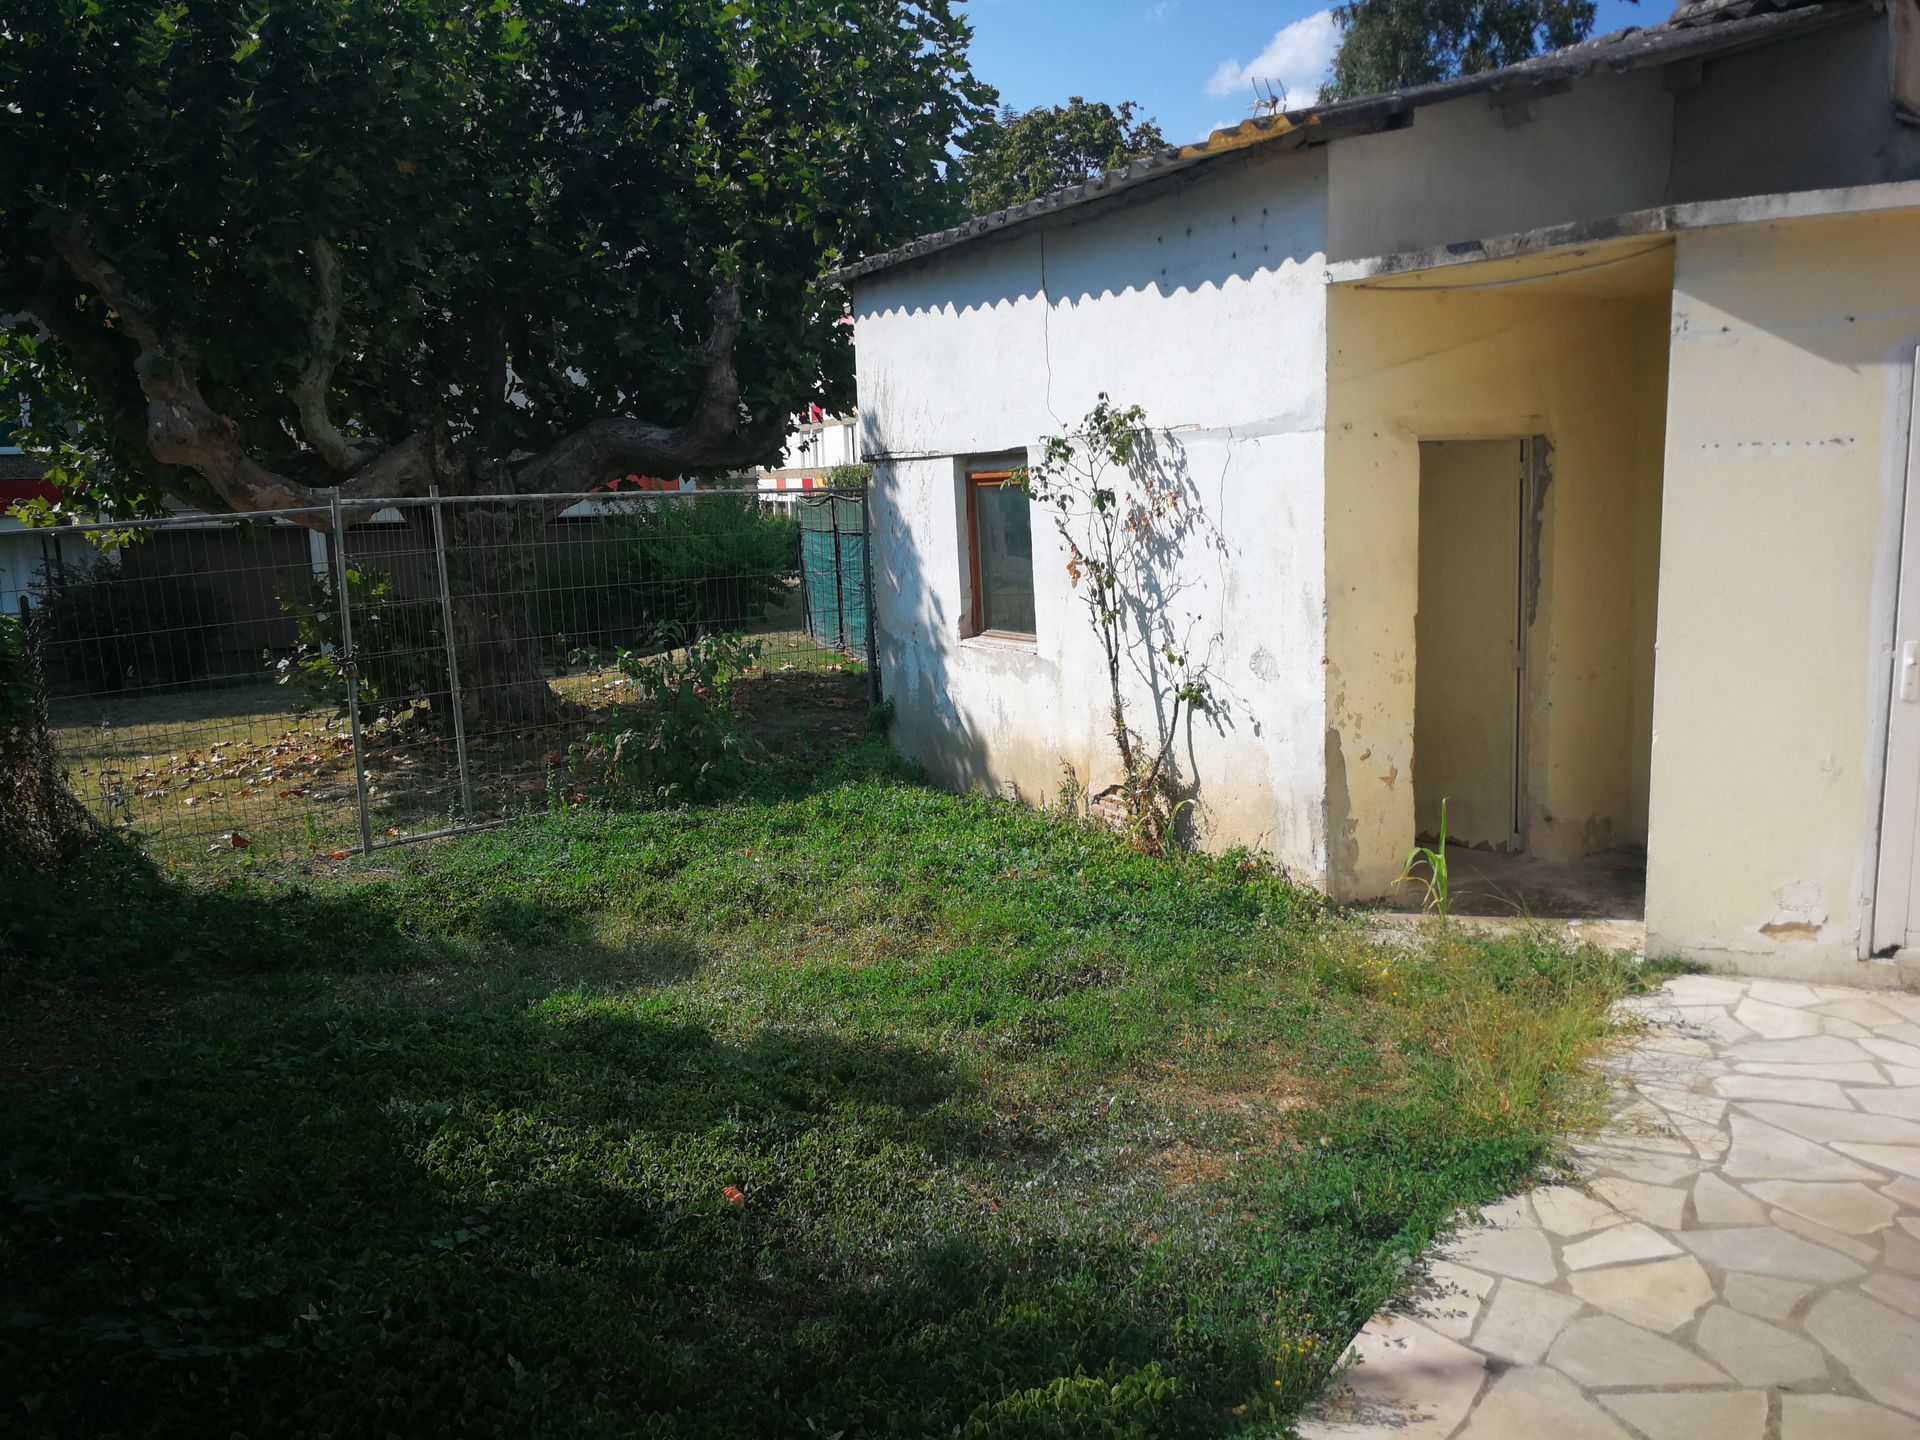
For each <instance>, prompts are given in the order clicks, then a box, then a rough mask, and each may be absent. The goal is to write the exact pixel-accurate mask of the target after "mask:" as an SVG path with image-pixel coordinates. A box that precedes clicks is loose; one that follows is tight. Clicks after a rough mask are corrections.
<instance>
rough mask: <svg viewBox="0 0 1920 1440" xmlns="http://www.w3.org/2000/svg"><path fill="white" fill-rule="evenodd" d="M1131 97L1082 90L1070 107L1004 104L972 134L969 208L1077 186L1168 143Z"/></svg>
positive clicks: (964, 170)
mask: <svg viewBox="0 0 1920 1440" xmlns="http://www.w3.org/2000/svg"><path fill="white" fill-rule="evenodd" d="M1139 109H1140V107H1139V106H1138V105H1136V104H1135V103H1134V102H1133V101H1131V100H1122V101H1121V102H1120V103H1119V104H1118V105H1109V104H1107V103H1106V102H1105V101H1095V102H1093V103H1092V104H1089V103H1088V102H1087V101H1085V100H1083V99H1081V98H1080V97H1079V96H1078V95H1075V96H1074V97H1073V98H1072V99H1070V100H1069V101H1067V103H1066V104H1065V105H1048V106H1042V107H1038V108H1036V109H1032V110H1027V111H1020V110H1015V109H1013V108H1011V107H1006V108H1003V109H1001V111H1000V112H999V113H998V114H997V115H996V116H994V117H993V118H992V119H989V120H984V121H982V122H981V123H980V124H978V125H975V126H974V127H973V130H972V131H971V132H970V133H969V134H968V136H967V138H966V154H965V157H964V159H963V160H962V162H961V170H960V174H961V176H962V178H963V179H964V182H965V185H966V196H967V207H968V209H969V211H970V212H971V213H972V214H975V215H984V214H987V213H988V212H989V211H993V210H1004V209H1006V208H1007V207H1008V206H1011V205H1018V204H1020V203H1022V202H1023V201H1027V200H1036V199H1038V198H1039V197H1040V196H1042V195H1047V194H1051V193H1052V192H1053V191H1055V190H1058V189H1060V188H1061V187H1062V186H1065V185H1077V184H1079V183H1080V182H1081V181H1083V180H1090V179H1092V178H1093V177H1094V176H1096V175H1103V174H1105V173H1106V172H1107V171H1109V170H1112V169H1114V168H1116V167H1117V166H1120V165H1124V164H1126V163H1127V161H1129V160H1134V159H1137V158H1139V157H1140V156H1142V155H1150V154H1152V153H1154V152H1155V151H1157V150H1164V149H1166V148H1167V140H1166V136H1164V135H1162V134H1161V133H1160V127H1159V126H1158V125H1157V124H1155V123H1154V121H1153V120H1152V119H1151V118H1149V117H1148V116H1145V115H1141V114H1140V113H1139Z"/></svg>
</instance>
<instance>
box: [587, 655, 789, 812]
mask: <svg viewBox="0 0 1920 1440" xmlns="http://www.w3.org/2000/svg"><path fill="white" fill-rule="evenodd" d="M682 641H684V636H681V635H668V636H666V637H664V638H663V640H662V641H661V642H660V644H661V648H660V653H657V654H652V655H646V656H640V655H633V654H628V653H625V652H623V653H622V654H621V655H620V658H619V666H620V671H621V673H622V674H623V675H625V676H626V677H627V681H628V683H629V684H630V685H631V686H632V688H633V695H632V700H631V703H628V702H626V701H623V702H622V703H621V704H620V705H618V706H616V707H615V708H614V709H613V711H612V713H611V714H610V715H609V716H608V717H607V719H606V720H605V722H604V725H605V728H604V729H597V730H594V731H593V732H591V733H590V734H588V735H587V736H586V737H585V738H584V739H583V740H581V742H580V744H579V746H578V747H577V754H576V760H575V763H576V765H578V766H583V767H584V768H585V769H586V770H587V771H588V772H589V773H590V774H591V775H593V776H594V777H595V778H596V779H597V780H598V782H599V783H600V784H601V785H602V786H603V787H604V788H605V789H606V790H608V791H609V792H611V793H614V794H617V795H618V796H620V797H621V798H622V799H625V800H627V801H629V802H632V801H638V802H640V803H642V804H647V805H667V804H674V803H680V802H685V801H689V800H710V799H712V798H714V797H715V796H716V795H719V794H721V793H723V792H725V791H726V790H728V789H730V788H732V787H733V786H734V785H736V784H738V782H739V780H740V778H741V776H742V774H743V773H744V772H745V771H746V770H747V769H748V768H750V767H751V766H753V765H755V764H757V763H759V762H760V761H761V760H762V759H764V758H765V757H764V755H763V753H762V751H761V749H760V747H759V746H758V745H757V744H755V743H754V741H753V738H752V737H751V736H749V735H748V734H747V733H746V731H745V730H744V729H742V728H741V725H740V721H739V717H738V716H737V715H736V714H735V713H734V696H733V688H734V685H735V682H737V681H738V680H739V679H740V678H741V677H742V676H743V675H746V674H748V673H750V672H751V671H752V669H753V667H754V666H755V665H756V664H758V663H759V660H760V645H759V642H757V641H751V640H748V639H747V638H746V637H745V636H744V635H737V634H736V635H702V636H700V637H699V638H697V639H694V640H691V641H684V643H680V642H682Z"/></svg>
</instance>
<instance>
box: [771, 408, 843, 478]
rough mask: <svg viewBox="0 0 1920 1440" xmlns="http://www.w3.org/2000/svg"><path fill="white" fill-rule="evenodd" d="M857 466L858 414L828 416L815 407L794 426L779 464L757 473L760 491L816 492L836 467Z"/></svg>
mask: <svg viewBox="0 0 1920 1440" xmlns="http://www.w3.org/2000/svg"><path fill="white" fill-rule="evenodd" d="M859 463H860V417H859V415H857V414H847V415H828V414H827V413H826V412H825V411H823V410H822V409H821V408H820V407H819V406H818V405H816V406H814V407H813V409H812V411H811V412H810V413H809V414H808V416H807V417H806V418H805V419H804V420H800V421H797V422H796V423H795V425H794V428H793V431H792V433H791V434H789V435H788V436H787V444H786V448H785V449H784V450H783V451H781V453H780V463H779V464H778V465H776V466H773V467H772V468H770V469H763V470H760V471H759V472H757V473H758V474H759V477H760V488H761V489H762V490H817V489H819V488H821V487H822V486H824V485H826V484H827V483H828V480H829V477H830V476H831V475H832V473H833V472H834V471H835V470H836V469H838V468H839V467H841V466H843V465H858V464H859Z"/></svg>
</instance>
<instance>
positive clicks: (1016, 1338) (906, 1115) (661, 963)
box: [0, 742, 1634, 1440]
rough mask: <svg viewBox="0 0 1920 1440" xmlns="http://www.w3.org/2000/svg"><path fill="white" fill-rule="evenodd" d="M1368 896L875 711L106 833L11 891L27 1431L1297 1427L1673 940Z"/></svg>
mask: <svg viewBox="0 0 1920 1440" xmlns="http://www.w3.org/2000/svg"><path fill="white" fill-rule="evenodd" d="M1373 934H1374V931H1373V930H1372V928H1371V927H1370V926H1368V925H1365V924H1350V923H1348V922H1346V921H1345V920H1343V919H1342V918H1341V917H1340V916H1339V915H1337V914H1335V913H1333V912H1331V911H1330V910H1329V908H1328V907H1327V905H1326V904H1325V902H1324V901H1322V900H1320V899H1319V898H1317V897H1315V896H1313V895H1311V894H1309V893H1306V892H1303V891H1300V890H1297V889H1295V888H1294V887H1292V886H1291V885H1289V884H1288V883H1287V882H1286V880H1285V879H1284V877H1282V876H1280V875H1279V874H1277V873H1276V872H1275V871H1273V870H1272V869H1271V868H1268V867H1265V866H1262V865H1260V864H1258V863H1255V862H1254V861H1252V860H1251V859H1250V858H1249V857H1246V856H1203V855H1193V854H1186V853H1181V854H1177V855H1175V856H1173V857H1171V858H1169V859H1166V860H1154V859H1151V858H1148V857H1145V856H1142V855H1140V854H1138V853H1136V852H1134V851H1133V850H1131V849H1130V848H1129V847H1128V846H1127V845H1126V844H1124V843H1123V842H1122V841H1121V840H1119V839H1118V838H1117V837H1114V836H1112V835H1108V834H1105V833H1103V832H1101V831H1099V830H1097V829H1095V828H1092V827H1088V826H1084V825H1077V824H1069V823H1065V822H1063V821H1062V820H1060V819H1058V818H1057V817H1048V816H1044V815H1039V814H1035V813H1032V812H1029V811H1027V810H1025V809H1022V808H1019V807H1014V806H1009V805H1007V804H1005V803H1004V802H1001V801H999V800H996V799H994V798H991V797H987V796H959V795H950V794H942V793H938V792H936V791H933V790H931V789H929V788H927V787H925V786H924V785H922V784H919V783H916V782H915V781H914V780H913V779H912V777H910V776H908V775H907V774H905V773H904V772H903V771H902V769H901V768H900V765H899V762H898V761H897V760H896V759H894V758H893V757H892V756H891V755H890V754H889V753H888V752H887V750H886V748H885V747H884V746H882V745H880V744H878V743H877V742H867V743H864V744H862V745H861V746H859V747H858V748H856V749H855V750H853V751H852V752H850V753H848V754H846V755H844V756H842V757H839V758H837V759H831V760H825V761H823V760H822V759H821V757H819V756H818V755H813V754H809V755H806V756H804V757H802V758H800V759H799V760H797V761H796V762H793V763H792V764H790V765H788V766H786V767H775V766H768V767H764V768H763V770H762V771H761V772H760V773H759V774H758V776H757V777H756V782H755V788H754V793H753V794H751V795H749V796H747V797H745V798H742V799H739V800H737V801H735V802H733V803H728V804H724V805H720V806H716V807H712V808H697V807H675V808H670V809H652V810H646V811H641V812H620V811H612V812H608V811H593V812H580V813H572V814H562V815H550V816H544V817H540V818H538V819H536V820H532V821H528V822H525V823H521V824H516V825H514V826H511V827H508V828H505V829H502V830H499V831H496V832H492V833H489V834H487V835H482V836H476V837H472V838H470V839H468V840H464V841H460V842H457V843H449V844H445V845H439V846H418V847H409V848H407V849H403V850H395V851H390V852H386V853H385V854H383V855H382V856H381V857H379V859H378V861H377V863H372V864H366V865H362V864H361V863H360V862H349V863H348V864H346V865H344V866H342V867H341V873H340V874H338V875H337V876H326V875H321V876H316V877H308V878H306V879H304V880H302V881H299V882H297V883H273V882H270V881H269V880H267V879H265V878H262V877H260V876H258V875H256V876H253V877H250V878H247V879H244V880H242V881H241V882H238V883H235V884H232V885H227V886H221V887H219V888H215V889H190V888H187V887H184V886H180V885H174V884H169V883H167V882H166V881H165V880H164V879H163V878H162V877H161V876H159V875H156V874H154V873H153V872H152V871H151V870H150V869H147V868H146V867H144V866H142V865H140V864H139V862H138V858H137V857H136V856H133V855H131V854H129V853H128V852H125V851H121V850H118V849H117V848H112V847H108V848H107V849H106V850H105V851H104V852H103V853H99V854H96V855H93V856H90V857H89V858H88V860H87V862H86V863H84V864H82V865H80V866H77V867H75V868H74V869H73V870H72V871H70V872H69V873H68V874H66V875H65V876H63V877H61V878H59V879H58V880H57V881H55V882H53V883H50V884H48V885H46V886H44V887H40V888H37V889H34V890H31V891H23V892H22V893H21V894H20V896H19V897H18V902H17V903H15V897H14V896H13V895H12V893H11V892H10V894H9V904H8V905H7V906H4V907H0V950H4V951H6V952H7V953H9V954H10V955H14V956H24V957H27V960H26V963H24V964H16V965H12V966H8V965H0V1056H4V1057H5V1059H4V1062H0V1065H3V1067H4V1068H0V1087H3V1088H0V1094H3V1096H4V1099H5V1102H6V1103H5V1104H4V1105H0V1225H4V1234H5V1244H4V1245H0V1293H3V1294H4V1295H5V1296H6V1305H5V1306H4V1308H0V1373H3V1374H5V1375H6V1376H7V1385H6V1386H5V1387H4V1393H0V1430H5V1431H6V1433H7V1434H8V1435H9V1436H12V1435H16V1434H17V1435H19V1436H21V1437H22V1440H39V1437H49V1440H51V1437H56V1436H58V1437H66V1436H74V1435H93V1434H109V1433H111V1434H117V1435H125V1436H128V1437H130V1440H160V1437H163V1436H177V1435H232V1434H244V1435H275V1436H289V1437H321V1436H345V1435H355V1436H358V1435H406V1436H412V1435H446V1434H460V1435H466V1436H473V1437H480V1440H486V1437H502V1440H504V1437H509V1436H516V1437H517V1436H526V1435H533V1434H539V1435H568V1436H587V1437H605V1440H614V1437H626V1436H636V1435H638V1436H650V1437H670V1440H706V1437H714V1440H718V1437H723V1436H724V1437H739V1436H762V1435H765V1436H805V1435H823V1436H824V1435H832V1434H835V1433H836V1432H838V1433H841V1434H844V1435H845V1436H848V1437H854V1436H861V1437H868V1436H882V1435H898V1436H912V1437H920V1436H941V1437H946V1436H952V1435H954V1434H956V1433H959V1434H962V1435H972V1436H976V1437H979V1440H986V1437H989V1436H992V1437H1001V1436H1009V1435H1018V1436H1060V1437H1066V1436H1152V1437H1160V1436H1169V1437H1171V1436H1181V1437H1201V1440H1209V1437H1211V1440H1227V1437H1233V1440H1252V1437H1255V1436H1262V1437H1265V1436H1272V1435H1275V1434H1284V1433H1286V1430H1287V1426H1288V1424H1289V1423H1290V1422H1291V1421H1292V1420H1293V1418H1294V1417H1295V1416H1296V1415H1297V1414H1298V1407H1299V1405H1300V1403H1301V1402H1302V1401H1303V1399H1304V1398H1305V1397H1306V1395H1308V1394H1310V1393H1311V1391H1312V1389H1313V1388H1314V1386H1315V1385H1316V1384H1317V1383H1318V1382H1319V1381H1320V1380H1321V1379H1322V1378H1324V1376H1325V1375H1326V1374H1327V1373H1328V1371H1329V1369H1330V1368H1331V1365H1332V1361H1331V1358H1330V1357H1332V1356H1335V1355H1337V1354H1338V1353H1339V1352H1340V1350H1341V1349H1342V1348H1343V1347H1344V1346H1345V1344H1346V1342H1347V1339H1348V1338H1349V1336H1350V1335H1351V1333H1352V1331H1353V1329H1354V1328H1356V1327H1357V1326H1358V1325H1359V1324H1360V1323H1362V1322H1363V1321H1364V1320H1365V1319H1366V1317H1367V1316H1368V1315H1370V1314H1371V1313H1372V1312H1373V1311H1374V1309H1375V1308H1377V1307H1378V1306H1379V1305H1381V1304H1383V1303H1385V1302H1386V1301H1388V1300H1389V1299H1391V1298H1392V1297H1393V1296H1394V1295H1396V1294H1397V1293H1400V1292H1402V1291H1403V1290H1404V1288H1405V1287H1406V1286H1407V1284H1408V1283H1409V1280H1410V1278H1411V1277H1412V1276H1413V1275H1414V1274H1415V1273H1416V1262H1417V1257H1418V1256H1419V1255H1421V1254H1422V1253H1423V1252H1424V1251H1425V1250H1426V1249H1427V1248H1428V1246H1429V1245H1430V1244H1431V1243H1432V1242H1433V1241H1434V1240H1435V1238H1436V1237H1437V1236H1438V1235H1439V1234H1441V1233H1443V1232H1444V1231H1445V1230H1446V1229H1447V1227H1448V1226H1449V1225H1450V1224H1451V1223H1452V1221H1453V1217H1454V1214H1455V1211H1456V1207H1459V1206H1462V1205H1466V1206H1475V1205H1484V1204H1489V1203H1491V1202H1492V1201H1494V1200H1496V1199H1497V1198H1499V1197H1500V1196H1501V1195H1502V1194H1504V1193H1507V1192H1509V1191H1511V1190H1512V1189H1514V1188H1515V1187H1516V1186H1520V1185H1523V1184H1525V1183H1526V1182H1527V1181H1528V1180H1529V1178H1530V1177H1531V1176H1533V1175H1534V1174H1535V1173H1536V1171H1537V1169H1538V1167H1539V1166H1540V1164H1541V1162H1542V1161H1543V1160H1544V1159H1546V1158H1547V1157H1548V1155H1549V1153H1550V1149H1551V1146H1552V1144H1553V1138H1554V1133H1555V1130H1556V1128H1557V1127H1559V1126H1561V1125H1564V1124H1568V1123H1574V1122H1577V1121H1579V1120H1580V1119H1581V1118H1583V1117H1582V1114H1581V1111H1580V1103H1581V1097H1582V1096H1583V1095H1585V1093H1586V1091H1587V1086H1586V1082H1583V1081H1582V1079H1581V1075H1580V1064H1581V1062H1582V1061H1583V1060H1584V1059H1586V1058H1587V1056H1588V1055H1589V1054H1590V1053H1591V1051H1592V1048H1593V1047H1594V1046H1595V1045H1597V1044H1598V1043H1600V1042H1601V1041H1602V1040H1603V1039H1604V1037H1605V1035H1606V1034H1607V1023H1606V1020H1605V1012H1606V1007H1607V1005H1608V1004H1609V1002H1610V1001H1611V1000H1613V999H1614V998H1615V997H1617V996H1618V995H1619V994H1620V993H1622V991H1623V990H1624V989H1625V988H1626V987H1627V985H1628V984H1630V983H1631V980H1632V976H1633V974H1634V971H1633V968H1632V967H1631V966H1630V965H1629V964H1627V963H1625V962H1624V961H1622V960H1620V959H1618V958H1616V957H1611V956H1607V955H1604V954H1601V953H1600V952H1597V951H1593V950H1569V949H1566V948H1564V947H1561V946H1558V945H1556V944H1554V943H1553V942H1551V941H1548V940H1545V939H1542V938H1540V937H1538V936H1532V935H1521V936H1511V937H1506V938H1501V939H1480V938H1476V937H1471V936H1463V935H1456V934H1453V933H1451V932H1446V933H1443V934H1441V935H1440V936H1438V937H1437V939H1436V940H1435V941H1434V942H1433V943H1432V944H1430V945H1429V944H1427V943H1425V942H1424V941H1423V942H1422V944H1420V945H1418V946H1416V945H1414V944H1412V943H1411V942H1409V943H1407V944H1405V945H1382V944H1380V943H1378V942H1377V941H1376V940H1375V939H1374V938H1372V937H1373ZM1193 1157H1198V1159H1199V1160H1203V1161H1211V1162H1212V1163H1211V1164H1208V1165H1204V1166H1197V1167H1196V1166H1195V1165H1193V1164H1192V1163H1191V1161H1192V1159H1193ZM1304 1339H1312V1340H1313V1341H1314V1342H1315V1343H1314V1344H1313V1345H1311V1346H1305V1345H1303V1344H1301V1345H1300V1351H1301V1353H1304V1354H1307V1355H1308V1356H1310V1357H1329V1358H1311V1359H1309V1360H1307V1361H1305V1362H1302V1363H1299V1364H1295V1363H1294V1362H1293V1361H1291V1360H1289V1361H1288V1364H1287V1367H1284V1368H1283V1367H1282V1366H1281V1365H1279V1364H1277V1363H1276V1357H1277V1355H1278V1354H1279V1346H1280V1344H1281V1343H1283V1342H1287V1341H1291V1342H1293V1343H1296V1344H1299V1342H1301V1341H1303V1340H1304ZM1290 1353H1292V1352H1290ZM1276 1381H1280V1382H1283V1383H1280V1384H1276Z"/></svg>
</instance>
